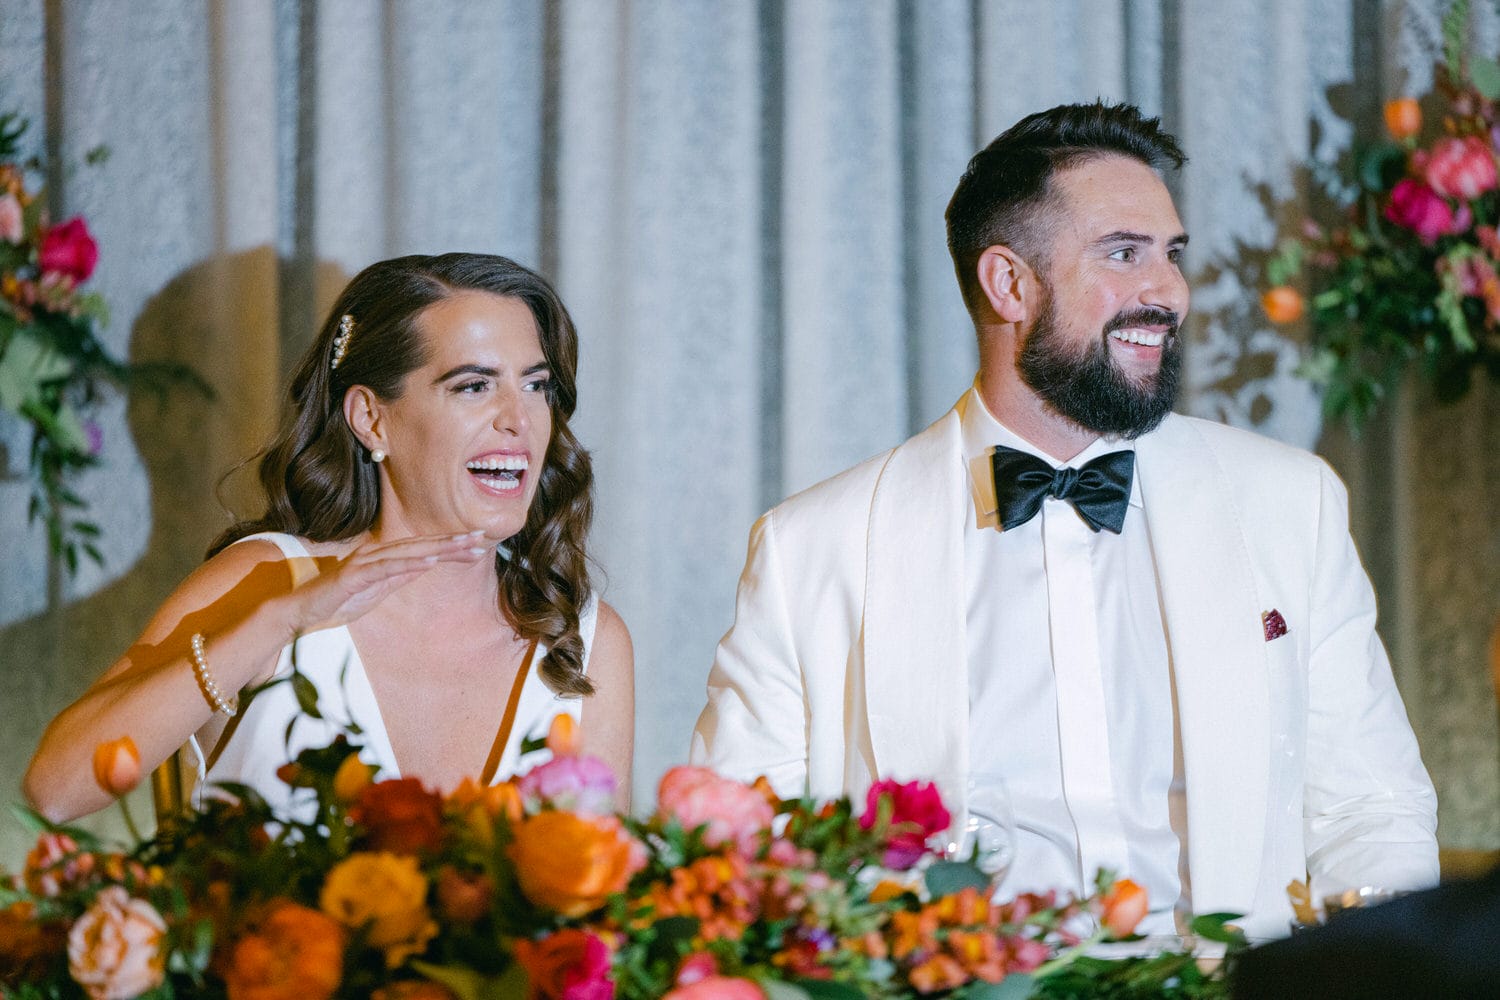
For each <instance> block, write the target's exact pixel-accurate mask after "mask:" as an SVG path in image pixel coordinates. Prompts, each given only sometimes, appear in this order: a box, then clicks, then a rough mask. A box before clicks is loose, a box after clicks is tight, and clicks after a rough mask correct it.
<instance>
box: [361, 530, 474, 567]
mask: <svg viewBox="0 0 1500 1000" xmlns="http://www.w3.org/2000/svg"><path fill="white" fill-rule="evenodd" d="M493 548H494V546H493V545H491V544H489V543H488V542H486V541H485V538H484V532H483V531H470V532H465V533H464V534H461V535H417V536H415V537H412V538H401V539H398V540H396V541H394V542H380V543H377V544H366V545H363V546H361V547H360V548H358V549H356V550H355V551H354V552H353V553H352V554H351V555H350V556H349V561H350V562H361V563H365V562H375V561H379V560H383V559H391V558H408V557H421V556H424V555H432V554H437V555H445V554H448V553H462V552H468V551H470V550H473V551H474V554H476V555H478V554H482V553H483V552H488V551H492V550H493Z"/></svg>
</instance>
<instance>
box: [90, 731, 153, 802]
mask: <svg viewBox="0 0 1500 1000" xmlns="http://www.w3.org/2000/svg"><path fill="white" fill-rule="evenodd" d="M94 780H95V781H97V782H98V783H99V787H100V788H102V789H104V790H105V791H106V792H108V793H109V794H111V795H113V796H114V797H115V798H119V797H120V796H121V795H124V794H125V793H126V792H128V791H130V790H131V789H132V788H134V787H135V786H136V785H139V784H140V783H141V752H140V751H139V750H137V749H136V748H135V740H133V739H131V738H130V737H129V736H121V737H120V738H119V739H117V740H106V741H105V742H103V743H100V744H99V745H98V746H96V747H95V748H94Z"/></svg>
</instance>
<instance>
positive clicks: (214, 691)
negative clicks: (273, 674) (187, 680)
mask: <svg viewBox="0 0 1500 1000" xmlns="http://www.w3.org/2000/svg"><path fill="white" fill-rule="evenodd" d="M192 645H193V676H194V677H195V678H197V680H198V690H200V691H202V692H203V697H204V698H206V699H207V700H208V703H209V705H210V706H212V707H213V709H214V711H216V712H223V713H224V714H225V715H228V716H231V717H233V716H234V714H235V713H236V712H238V711H239V710H240V699H239V698H238V697H234V698H231V699H229V700H228V701H225V700H224V695H223V694H221V693H220V692H219V685H217V684H215V683H214V675H213V673H212V672H211V671H210V670H209V669H208V658H207V657H205V656H204V655H203V633H202V632H194V633H193V643H192Z"/></svg>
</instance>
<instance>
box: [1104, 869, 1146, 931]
mask: <svg viewBox="0 0 1500 1000" xmlns="http://www.w3.org/2000/svg"><path fill="white" fill-rule="evenodd" d="M1102 903H1103V907H1104V912H1103V913H1101V914H1100V916H1099V920H1100V922H1101V923H1103V924H1104V928H1105V930H1107V931H1109V933H1110V935H1111V936H1113V937H1117V938H1122V937H1129V936H1130V935H1131V934H1134V933H1135V928H1136V925H1137V924H1139V923H1140V922H1141V921H1142V920H1144V919H1145V917H1146V911H1147V909H1148V908H1149V906H1150V901H1149V900H1148V898H1147V896H1146V890H1145V888H1144V887H1142V886H1141V885H1140V884H1138V883H1136V882H1132V881H1131V880H1130V879H1128V878H1122V879H1116V880H1115V884H1114V885H1112V886H1110V889H1109V892H1107V893H1105V894H1104V899H1103V900H1102Z"/></svg>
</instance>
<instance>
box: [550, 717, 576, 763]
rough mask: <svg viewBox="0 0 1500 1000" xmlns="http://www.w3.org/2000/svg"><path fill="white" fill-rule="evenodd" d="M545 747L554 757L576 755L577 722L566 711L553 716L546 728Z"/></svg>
mask: <svg viewBox="0 0 1500 1000" xmlns="http://www.w3.org/2000/svg"><path fill="white" fill-rule="evenodd" d="M547 749H548V750H551V751H552V756H554V757H576V756H578V723H577V722H576V721H574V719H573V717H572V716H571V715H569V714H567V713H566V712H564V713H563V714H561V715H558V716H554V717H553V719H552V725H551V726H549V727H548V729H547Z"/></svg>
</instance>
